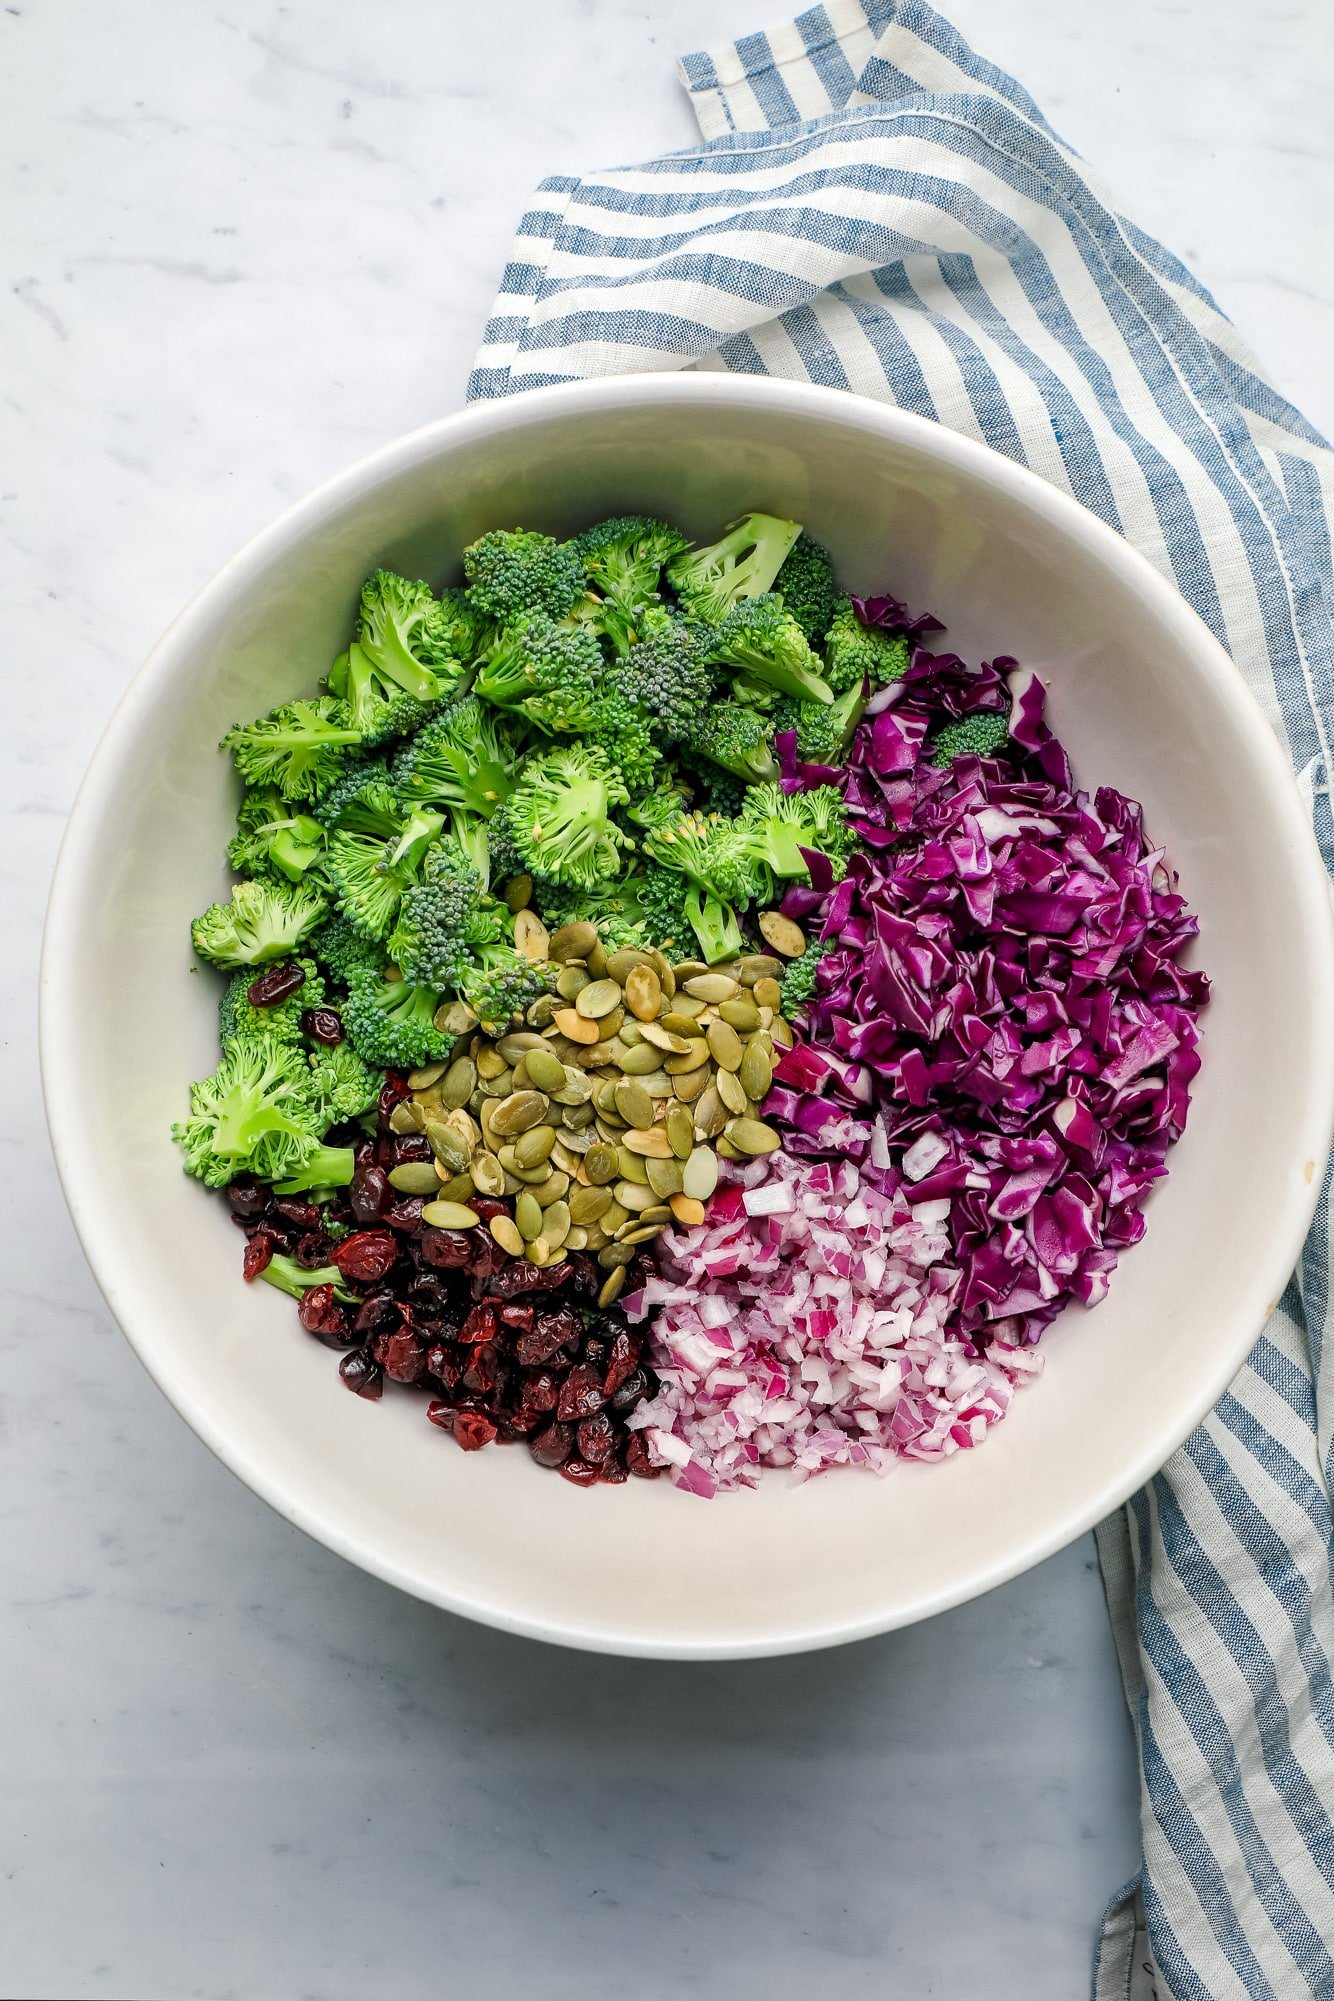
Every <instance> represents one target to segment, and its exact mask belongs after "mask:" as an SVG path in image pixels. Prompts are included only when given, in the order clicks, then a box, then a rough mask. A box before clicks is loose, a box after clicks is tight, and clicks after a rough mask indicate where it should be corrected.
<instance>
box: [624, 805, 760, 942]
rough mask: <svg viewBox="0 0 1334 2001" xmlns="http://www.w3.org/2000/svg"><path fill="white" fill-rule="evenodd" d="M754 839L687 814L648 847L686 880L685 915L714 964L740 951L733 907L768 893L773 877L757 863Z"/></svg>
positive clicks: (731, 825) (732, 823) (746, 831)
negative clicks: (753, 844) (687, 885)
mask: <svg viewBox="0 0 1334 2001" xmlns="http://www.w3.org/2000/svg"><path fill="white" fill-rule="evenodd" d="M752 840H753V835H752V830H751V829H750V828H748V827H745V826H743V825H742V823H741V822H740V821H736V820H721V819H714V818H706V817H705V816H704V815H703V814H702V813H684V814H682V816H681V818H680V819H679V820H678V821H677V823H676V825H675V826H674V827H660V828H658V829H657V830H656V831H655V832H654V833H652V834H650V835H649V837H648V839H647V841H646V842H645V844H644V845H645V849H646V851H647V853H648V854H649V855H650V856H651V857H652V858H653V860H654V861H656V862H658V863H660V864H661V866H662V867H663V868H667V869H675V870H677V871H678V872H679V873H680V874H681V875H683V876H685V877H686V878H687V880H688V883H689V888H688V889H687V891H686V897H685V914H686V916H687V918H688V919H689V921H690V925H691V928H692V930H693V931H694V933H695V936H696V938H697V939H698V940H699V944H700V949H701V952H702V953H703V956H704V958H705V959H706V960H707V961H708V962H709V963H710V964H712V963H713V961H715V960H717V959H726V958H730V957H731V956H732V955H733V954H734V953H736V952H739V951H740V950H741V945H742V938H741V926H740V923H739V921H738V919H737V915H736V910H735V908H734V906H735V905H737V904H746V903H749V902H751V901H752V900H753V899H754V898H756V897H759V896H763V895H765V894H766V893H767V891H768V888H769V883H770V880H771V878H770V877H769V876H768V874H767V872H766V870H765V868H764V866H763V863H762V862H760V861H757V859H756V857H755V855H754V853H753V848H752Z"/></svg>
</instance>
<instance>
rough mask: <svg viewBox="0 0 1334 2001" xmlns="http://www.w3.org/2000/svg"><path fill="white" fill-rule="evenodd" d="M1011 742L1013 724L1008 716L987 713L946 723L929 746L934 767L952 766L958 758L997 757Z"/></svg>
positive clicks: (983, 712)
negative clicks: (1011, 724) (1011, 726)
mask: <svg viewBox="0 0 1334 2001" xmlns="http://www.w3.org/2000/svg"><path fill="white" fill-rule="evenodd" d="M1009 741H1010V725H1009V721H1008V719H1007V718H1006V717H1005V716H997V715H992V714H990V713H989V712H987V711H985V710H984V711H982V712H981V713H980V714H975V715H971V716H964V717H963V719H962V721H960V722H957V723H946V725H945V727H944V729H942V730H941V731H940V732H939V733H938V735H936V736H935V737H934V738H933V739H932V741H931V744H930V746H929V750H930V757H931V762H932V764H937V765H940V766H942V767H943V766H945V765H947V764H953V762H954V760H955V758H956V757H995V756H997V755H998V753H999V752H1000V751H1002V750H1004V748H1005V746H1006V744H1007V743H1008V742H1009Z"/></svg>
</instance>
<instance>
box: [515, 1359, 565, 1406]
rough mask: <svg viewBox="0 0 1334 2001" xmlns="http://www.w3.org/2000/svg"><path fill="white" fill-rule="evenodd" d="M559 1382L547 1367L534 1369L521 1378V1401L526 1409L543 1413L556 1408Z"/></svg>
mask: <svg viewBox="0 0 1334 2001" xmlns="http://www.w3.org/2000/svg"><path fill="white" fill-rule="evenodd" d="M559 1396H560V1384H559V1382H558V1381H557V1380H556V1378H555V1376H553V1375H552V1373H551V1371H550V1370H549V1369H534V1370H533V1371H532V1373H531V1374H530V1375H527V1376H525V1377H524V1379H523V1402H524V1406H525V1408H527V1409H528V1410H535V1411H539V1412H543V1413H545V1412H546V1411H550V1410H554V1409H555V1408H556V1402H557V1399H558V1398H559Z"/></svg>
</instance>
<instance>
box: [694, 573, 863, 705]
mask: <svg viewBox="0 0 1334 2001" xmlns="http://www.w3.org/2000/svg"><path fill="white" fill-rule="evenodd" d="M708 650H709V658H710V660H712V661H713V662H714V663H715V665H722V666H725V667H734V668H739V669H740V670H741V672H742V673H743V674H745V675H746V676H747V678H748V679H752V680H756V681H759V682H760V683H762V684H763V685H764V686H765V687H768V688H774V689H776V690H777V691H778V693H779V694H780V695H794V696H796V698H797V700H798V701H802V702H828V701H832V699H833V696H832V693H831V691H830V688H829V685H828V683H827V682H826V681H824V680H823V679H822V678H821V675H820V660H819V657H818V656H817V655H816V654H814V653H812V652H811V649H810V647H809V646H808V645H807V643H806V635H805V634H804V633H803V631H802V629H801V627H800V626H799V625H798V624H797V621H796V619H795V618H792V617H791V616H790V615H789V614H788V613H787V612H786V611H784V609H783V601H782V599H781V598H778V597H775V596H774V594H773V593H772V592H769V593H767V594H766V595H765V596H763V597H753V598H746V599H744V600H743V601H742V603H741V604H739V605H737V607H736V609H735V610H734V611H730V612H729V613H728V615H727V617H726V618H725V619H724V620H723V622H722V624H721V625H720V626H719V627H718V630H717V631H716V632H715V633H714V635H713V638H712V641H711V643H710V645H709V649H708Z"/></svg>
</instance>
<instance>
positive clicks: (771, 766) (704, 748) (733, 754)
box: [681, 701, 778, 784]
mask: <svg viewBox="0 0 1334 2001" xmlns="http://www.w3.org/2000/svg"><path fill="white" fill-rule="evenodd" d="M681 740H682V743H683V744H684V745H685V747H686V749H687V750H689V751H692V752H693V753H694V755H695V757H696V758H701V757H703V758H707V759H708V761H709V763H710V764H718V765H721V766H722V768H723V770H724V771H731V772H734V773H735V775H736V776H737V777H738V778H741V779H744V780H745V781H746V783H747V784H759V783H760V782H761V781H762V780H764V779H766V778H777V776H778V764H777V762H776V760H775V758H774V753H773V744H772V741H771V734H770V729H769V725H768V723H767V722H766V721H765V719H764V717H763V716H761V715H757V714H756V712H755V710H754V709H747V708H743V707H742V705H741V703H740V702H727V701H720V702H715V703H714V704H713V705H712V707H711V708H707V709H704V710H703V711H702V712H701V713H700V715H699V716H698V718H697V719H696V721H695V722H693V723H692V724H691V725H690V726H689V728H688V729H687V730H686V731H685V733H684V735H683V737H682V739H681Z"/></svg>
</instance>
